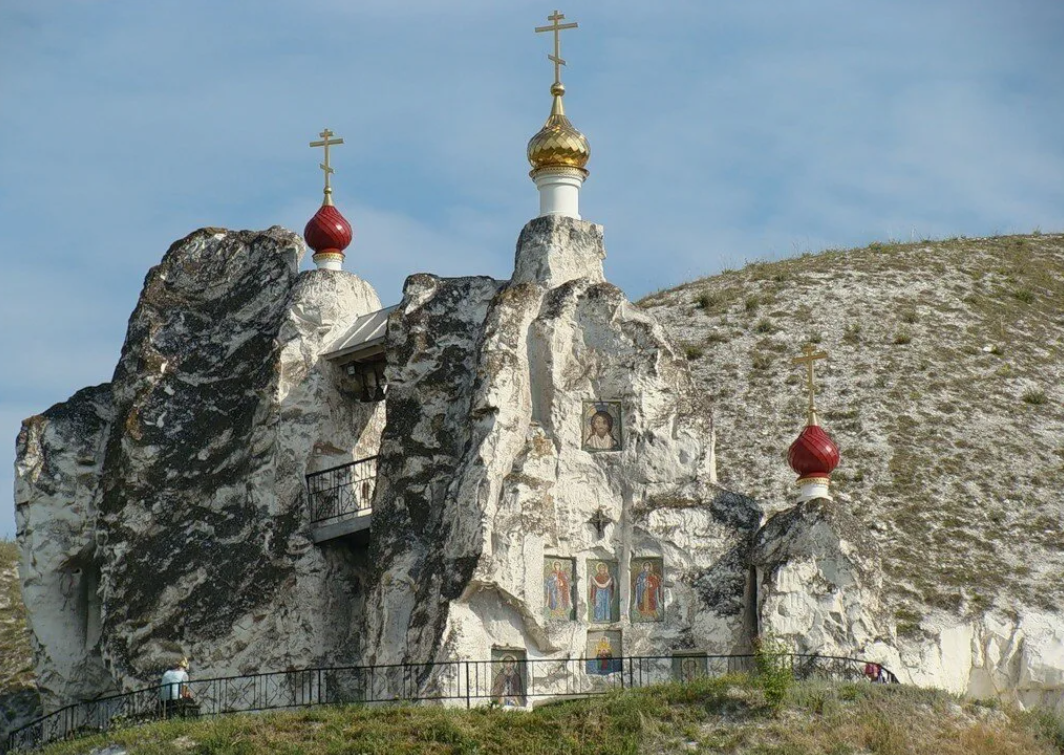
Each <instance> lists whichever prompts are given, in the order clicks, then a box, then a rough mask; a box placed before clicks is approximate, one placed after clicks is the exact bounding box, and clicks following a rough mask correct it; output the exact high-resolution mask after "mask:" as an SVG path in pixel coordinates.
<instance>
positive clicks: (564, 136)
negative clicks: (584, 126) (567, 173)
mask: <svg viewBox="0 0 1064 755" xmlns="http://www.w3.org/2000/svg"><path fill="white" fill-rule="evenodd" d="M564 18H565V16H564V15H562V14H561V13H559V12H558V11H554V14H553V15H550V16H547V20H548V21H550V22H551V25H550V26H537V27H536V31H537V32H547V31H549V32H554V54H553V55H548V56H547V58H548V59H549V60H550V61H551V62H552V63H554V84H553V85H551V88H550V93H551V95H552V96H553V97H554V102H553V104H552V105H551V109H550V116H549V117H548V118H547V122H546V123H544V124H543V128H541V129H540V130H539V132H538V133H537V134H536V135H535V136H533V137H532V138H531V139H530V140H529V142H528V162H529V164H530V165H531V166H532V175H533V176H535V174H536V173H538V172H540V171H543V170H549V169H555V170H557V169H570V170H572V169H575V170H578V171H580V172H581V173H583V175H585V176H586V175H587V170H586V168H585V166H586V165H587V161H588V160H589V159H590V157H591V145H590V144H588V141H587V137H586V136H584V135H583V134H582V133H580V131H578V130H577V129H576V127H575V126H573V124H572V123H571V122H570V121H569V119H568V118H567V117H566V116H565V106H564V105H563V104H562V97H564V96H565V85H564V84H562V81H561V67H562V66H563V65H565V61H564V60H562V57H561V36H560V32H561V31H562V30H564V29H575V28H576V27H577V24H576V23H569V24H562V23H559V22H560V21H561V20H562V19H564Z"/></svg>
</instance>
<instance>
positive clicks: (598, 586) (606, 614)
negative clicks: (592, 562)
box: [590, 561, 616, 621]
mask: <svg viewBox="0 0 1064 755" xmlns="http://www.w3.org/2000/svg"><path fill="white" fill-rule="evenodd" d="M615 590H616V585H615V584H614V582H613V577H612V576H611V575H610V568H609V566H608V565H607V564H606V563H605V562H602V561H599V562H598V566H596V567H595V575H594V576H593V577H592V578H591V601H590V602H591V620H592V621H613V595H614V592H615Z"/></svg>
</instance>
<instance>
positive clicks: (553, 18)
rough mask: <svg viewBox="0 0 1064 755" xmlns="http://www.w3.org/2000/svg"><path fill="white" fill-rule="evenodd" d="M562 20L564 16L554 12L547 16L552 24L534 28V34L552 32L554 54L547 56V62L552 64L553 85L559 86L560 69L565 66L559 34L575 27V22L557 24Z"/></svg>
mask: <svg viewBox="0 0 1064 755" xmlns="http://www.w3.org/2000/svg"><path fill="white" fill-rule="evenodd" d="M564 18H565V15H564V14H562V13H560V12H559V11H557V10H556V11H554V13H553V14H552V15H550V16H547V20H548V21H550V22H552V23H551V25H550V26H537V27H536V33H537V34H538V33H539V32H544V31H552V32H554V54H553V55H548V56H547V60H549V61H551V62H552V63H554V83H555V84H561V83H562V68H561V67H562V66H564V65H565V61H564V60H562V40H561V32H562V31H563V30H564V29H575V28H576V27H577V24H576V22H575V21H574V22H572V23H569V24H561V23H558V22H559V21H561V20H562V19H564Z"/></svg>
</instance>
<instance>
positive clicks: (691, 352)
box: [683, 343, 705, 361]
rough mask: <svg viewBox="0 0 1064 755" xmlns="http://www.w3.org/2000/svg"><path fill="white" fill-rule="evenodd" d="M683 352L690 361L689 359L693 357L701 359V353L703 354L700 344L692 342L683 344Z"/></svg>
mask: <svg viewBox="0 0 1064 755" xmlns="http://www.w3.org/2000/svg"><path fill="white" fill-rule="evenodd" d="M683 353H684V356H686V357H687V359H688V361H691V360H694V359H701V358H702V355H703V354H705V352H704V351H702V347H701V346H695V345H694V344H693V343H691V344H688V345H687V346H685V347H684V350H683Z"/></svg>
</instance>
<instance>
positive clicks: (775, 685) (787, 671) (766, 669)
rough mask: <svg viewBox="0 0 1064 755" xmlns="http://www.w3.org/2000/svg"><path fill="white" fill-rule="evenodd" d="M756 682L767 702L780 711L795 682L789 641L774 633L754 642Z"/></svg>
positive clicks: (773, 708)
mask: <svg viewBox="0 0 1064 755" xmlns="http://www.w3.org/2000/svg"><path fill="white" fill-rule="evenodd" d="M754 662H755V665H756V667H757V676H756V677H755V682H756V683H757V686H758V687H759V688H760V689H761V692H762V693H763V694H764V695H765V702H766V703H768V706H769V707H770V708H772V710H774V711H779V709H780V707H781V706H782V705H783V701H784V700H785V699H786V698H787V691H788V690H789V689H790V688H791V685H792V684H794V669H793V667H792V663H791V655H790V648H788V647H787V643H785V642H784V641H783V640H781V639H780V638H778V637H774V636H772V635H770V634H769V635H763V636H761V637H759V638H757V640H756V641H755V642H754Z"/></svg>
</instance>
